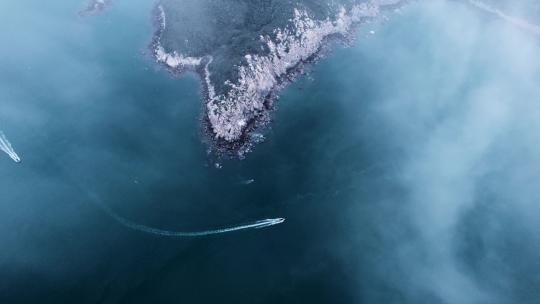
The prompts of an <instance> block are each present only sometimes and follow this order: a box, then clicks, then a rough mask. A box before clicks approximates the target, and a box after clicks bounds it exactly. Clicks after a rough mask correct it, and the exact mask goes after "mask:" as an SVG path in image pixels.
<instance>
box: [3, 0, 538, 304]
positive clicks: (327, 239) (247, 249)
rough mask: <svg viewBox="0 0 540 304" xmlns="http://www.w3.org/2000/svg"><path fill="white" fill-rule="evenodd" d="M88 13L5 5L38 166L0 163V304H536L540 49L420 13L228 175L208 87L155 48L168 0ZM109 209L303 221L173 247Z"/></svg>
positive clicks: (15, 75) (14, 76)
mask: <svg viewBox="0 0 540 304" xmlns="http://www.w3.org/2000/svg"><path fill="white" fill-rule="evenodd" d="M82 5H83V4H79V3H73V2H68V1H56V2H55V3H42V2H39V1H31V2H24V3H22V2H21V3H10V4H7V3H2V4H0V19H1V20H3V21H2V22H4V23H6V27H5V28H4V30H2V31H0V39H2V41H3V42H4V43H5V45H9V46H10V47H9V48H1V49H0V58H2V59H0V70H1V71H2V73H1V74H0V102H1V111H0V130H3V131H4V132H5V133H6V135H7V137H8V138H9V139H10V141H11V142H12V144H13V146H14V148H15V149H16V151H17V152H18V153H19V155H20V156H21V158H22V159H23V162H22V163H21V164H15V163H14V162H12V161H11V160H10V159H9V158H8V157H7V156H5V155H0V156H2V158H0V171H1V172H2V175H1V177H0V187H1V189H2V197H1V200H0V240H1V242H2V244H3V246H2V248H3V249H2V251H1V252H0V269H2V270H0V299H2V302H5V303H17V302H21V303H23V302H35V301H36V300H38V299H39V300H40V302H50V303H58V302H68V303H69V302H76V303H118V302H120V303H148V302H162V303H177V302H182V303H207V302H213V303H215V302H216V301H220V302H223V303H275V302H277V303H303V302H312V303H498V302H500V303H535V301H536V300H537V299H538V298H539V297H540V294H538V290H537V288H535V286H538V283H540V279H539V277H538V275H537V274H536V273H539V272H538V271H537V270H540V264H539V263H538V261H537V259H536V256H537V254H538V250H539V249H538V246H537V245H535V244H538V241H540V231H538V228H536V224H535V223H536V215H537V214H538V213H537V212H536V211H537V208H536V207H535V206H536V205H535V199H536V198H538V194H536V192H535V190H534V189H535V185H537V183H536V182H537V181H538V180H539V178H540V176H539V175H538V173H537V172H535V170H531V169H529V168H535V167H536V165H537V164H540V159H538V156H537V155H540V154H538V153H537V152H539V151H538V145H537V142H538V141H537V139H538V136H537V135H536V134H534V133H535V132H530V130H534V129H535V128H536V126H537V123H536V121H538V120H537V118H538V117H537V116H538V115H537V113H540V112H538V110H537V109H538V106H537V105H536V103H535V100H538V98H537V97H539V96H540V92H539V89H538V88H537V85H536V84H537V83H538V80H539V79H538V78H539V77H540V73H539V71H540V60H539V59H538V57H537V56H535V55H534V54H538V53H539V52H538V51H539V50H540V46H539V44H538V42H537V41H536V40H535V39H536V38H533V37H532V36H530V35H528V34H526V33H523V32H519V31H518V30H517V29H514V28H511V27H508V26H507V25H505V24H504V23H503V22H501V21H497V20H495V19H492V18H491V17H490V16H488V15H483V14H481V13H476V12H474V11H471V10H469V9H468V8H467V7H465V6H462V5H460V4H457V3H442V2H436V3H427V4H426V3H423V4H422V3H419V4H413V5H412V6H410V7H409V8H406V9H404V10H403V11H402V12H401V13H396V14H392V15H391V16H390V18H389V20H388V21H385V22H381V23H373V24H367V25H364V26H363V27H362V28H361V29H360V31H359V33H358V37H357V40H356V42H355V43H354V45H353V46H352V47H350V48H344V47H342V46H336V47H335V49H334V51H332V52H330V53H329V54H328V56H327V57H326V58H325V59H322V60H321V62H319V63H318V64H317V65H316V66H314V67H313V68H312V71H311V73H310V75H309V76H302V77H300V78H299V79H298V81H297V82H295V83H294V84H291V85H290V86H288V87H287V88H286V89H285V90H284V91H283V93H282V94H281V98H280V100H279V102H278V104H277V111H276V113H275V117H274V122H273V124H272V126H271V128H269V129H268V130H266V131H265V135H266V138H267V141H266V142H265V143H264V144H261V145H259V146H257V147H256V148H255V150H254V152H253V153H251V154H250V155H248V157H247V159H246V160H243V161H238V160H222V161H219V162H220V164H221V165H222V168H221V169H217V168H216V167H215V163H216V160H215V159H213V158H212V157H211V156H208V155H207V152H206V150H207V146H206V145H205V144H204V143H202V142H201V139H200V136H199V127H200V125H199V117H200V107H201V106H200V98H201V96H200V91H199V83H198V80H197V79H196V77H195V76H194V75H186V76H183V77H180V78H173V77H171V76H170V75H169V74H168V73H167V72H166V71H163V70H161V69H159V68H157V67H156V66H155V65H154V64H153V62H152V61H151V59H150V58H149V56H146V55H145V54H144V52H146V51H147V49H146V47H147V44H148V42H149V41H150V39H151V35H152V29H151V27H150V26H149V24H150V14H149V12H150V10H151V8H152V3H151V2H150V1H146V2H145V1H135V2H132V1H129V2H128V1H119V2H116V3H115V5H114V6H113V7H112V8H111V9H110V10H109V11H107V12H106V13H104V14H103V15H100V16H95V17H92V18H82V19H81V18H79V17H78V16H77V15H76V12H77V10H78V9H80V8H81V7H82ZM448 12H453V14H454V15H453V16H454V17H453V18H452V19H451V20H448V18H443V17H444V16H447V14H448ZM371 30H373V31H374V32H375V34H370V33H369V32H370V31H371ZM509 37H510V38H511V39H510V40H509ZM502 38H505V40H503V41H507V42H508V43H504V44H501V39H502ZM512 45H519V46H520V47H519V50H517V51H516V50H514V48H513V47H512ZM502 58H504V59H505V60H502ZM251 179H252V180H254V182H253V183H251V184H248V185H246V183H245V182H246V181H247V180H251ZM516 189H517V190H516ZM94 197H98V199H99V200H100V203H102V204H106V205H107V206H109V207H110V208H112V209H113V210H115V211H116V212H117V213H119V214H121V215H122V216H124V217H126V218H129V219H131V220H133V221H135V222H137V223H141V224H145V225H149V226H152V227H156V228H161V229H171V230H187V231H189V230H204V229H208V228H213V227H223V226H227V225H234V224H239V223H240V224H241V223H247V222H251V221H254V220H259V219H263V218H273V217H284V218H286V219H287V220H286V222H285V223H283V224H281V225H277V226H273V227H269V228H267V229H257V230H253V231H244V232H239V233H232V234H227V235H220V236H212V237H206V238H196V239H174V238H173V239H171V238H160V237H156V236H153V235H147V234H143V233H140V232H136V231H131V230H129V229H127V228H126V227H123V226H121V225H119V224H118V223H117V222H116V221H114V219H111V218H110V217H108V216H107V214H105V213H104V212H103V211H102V210H101V209H100V208H98V207H97V206H96V204H95V203H96V202H95V201H93V198H94Z"/></svg>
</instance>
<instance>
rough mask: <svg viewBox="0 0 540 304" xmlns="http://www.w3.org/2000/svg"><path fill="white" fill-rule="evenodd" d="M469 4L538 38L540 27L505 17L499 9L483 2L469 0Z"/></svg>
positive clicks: (508, 16) (518, 19)
mask: <svg viewBox="0 0 540 304" xmlns="http://www.w3.org/2000/svg"><path fill="white" fill-rule="evenodd" d="M469 3H470V4H471V5H473V6H474V7H476V8H479V9H481V10H483V11H484V12H487V13H490V14H493V15H495V16H497V17H499V18H501V19H503V20H505V21H507V22H509V23H511V24H512V25H514V26H516V27H518V28H520V29H522V30H525V31H527V32H530V33H532V34H535V35H538V36H540V26H538V25H535V24H532V23H530V22H527V21H526V20H523V19H520V18H516V17H513V16H510V15H507V14H506V13H504V12H503V11H501V10H500V9H497V8H495V7H492V6H490V5H488V4H486V3H483V2H481V1H478V0H469Z"/></svg>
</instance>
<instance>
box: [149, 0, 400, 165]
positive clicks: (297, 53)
mask: <svg viewBox="0 0 540 304" xmlns="http://www.w3.org/2000/svg"><path fill="white" fill-rule="evenodd" d="M402 3H404V1H400V0H390V1H389V0H379V1H371V2H369V3H362V4H358V5H354V6H353V7H352V8H351V9H350V10H346V9H345V8H341V9H340V10H339V12H338V14H336V16H334V17H333V18H332V19H330V18H327V19H325V20H315V19H312V18H311V17H310V15H309V13H308V12H306V11H302V10H300V9H295V10H294V18H292V19H290V20H289V21H290V24H288V25H287V26H286V27H283V28H276V29H275V30H274V31H273V35H272V36H270V35H266V36H261V37H260V41H261V43H262V45H263V46H264V47H266V48H267V49H268V53H267V54H265V55H260V54H245V56H244V57H245V61H244V62H245V63H244V64H243V65H240V66H238V67H237V69H238V77H237V79H234V80H232V81H231V80H227V81H226V82H225V84H224V85H225V86H226V87H227V88H228V90H227V92H226V93H225V94H217V93H216V90H215V84H214V83H212V81H211V72H210V69H209V66H210V65H211V64H212V62H213V57H212V56H211V55H206V56H203V57H190V56H187V55H183V54H180V53H179V52H177V51H169V52H168V51H167V50H166V49H165V48H164V47H163V45H162V43H161V39H162V35H163V32H164V30H165V29H166V27H167V17H166V12H165V10H164V8H163V7H162V6H161V4H160V3H158V4H157V5H156V7H155V9H154V13H153V24H154V26H155V28H156V30H155V33H154V37H153V39H152V43H151V45H150V48H151V52H152V54H153V56H154V59H155V60H156V62H158V63H159V64H161V65H162V66H164V67H165V68H166V69H168V70H169V71H170V72H171V73H173V74H175V75H178V74H181V73H183V72H185V71H192V72H195V73H197V74H198V75H199V78H200V79H201V83H202V87H203V98H204V102H203V109H202V118H201V120H202V125H203V132H204V134H203V135H204V138H205V139H206V140H207V141H208V143H209V144H210V147H211V149H212V150H213V151H214V152H215V153H216V154H218V155H220V156H223V155H226V156H232V157H239V158H243V157H244V155H245V154H246V153H247V152H249V151H251V149H252V147H253V145H255V144H257V143H260V142H261V141H263V140H264V137H263V136H262V135H261V134H259V133H257V130H259V129H261V128H264V127H266V126H268V124H269V122H270V120H271V112H272V111H273V109H274V107H273V104H274V101H275V100H276V99H277V97H278V93H279V91H280V90H281V89H282V88H283V87H284V86H285V85H287V84H288V83H290V82H291V81H293V80H294V78H295V77H296V76H297V75H299V74H302V73H303V71H304V67H305V66H306V65H310V64H313V63H314V62H315V61H316V60H317V59H318V58H320V57H321V55H322V54H323V53H324V52H322V50H324V49H325V47H326V45H328V42H329V41H330V40H336V39H337V40H340V41H345V40H347V39H348V38H350V37H351V36H352V35H351V33H352V32H353V30H354V28H355V26H356V25H357V24H360V23H363V22H365V21H367V20H371V19H373V18H376V17H379V16H380V15H381V12H382V10H383V9H384V10H390V9H394V8H397V7H398V6H399V5H401V4H402Z"/></svg>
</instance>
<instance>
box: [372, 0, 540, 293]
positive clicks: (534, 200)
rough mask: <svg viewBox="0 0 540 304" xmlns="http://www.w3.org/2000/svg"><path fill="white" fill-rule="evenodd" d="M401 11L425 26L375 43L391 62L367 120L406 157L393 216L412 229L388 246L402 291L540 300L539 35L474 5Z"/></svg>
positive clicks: (417, 6) (402, 158)
mask: <svg viewBox="0 0 540 304" xmlns="http://www.w3.org/2000/svg"><path fill="white" fill-rule="evenodd" d="M512 3H513V2H512ZM405 10H412V11H413V12H414V13H412V15H414V16H417V18H418V21H413V22H412V23H414V24H415V25H414V28H413V29H412V30H413V31H412V32H411V29H408V30H409V31H408V32H405V31H399V30H397V29H395V28H394V29H393V31H394V37H396V41H390V42H388V41H385V42H379V45H378V47H380V48H381V49H380V53H381V54H384V55H381V56H380V59H381V60H387V61H391V62H393V63H395V65H396V66H395V67H392V68H390V71H384V72H386V73H389V74H390V75H389V77H388V78H389V79H387V85H388V86H387V88H386V90H387V91H388V93H385V96H384V97H383V98H382V100H381V103H380V104H378V105H375V106H374V110H373V112H372V113H371V115H375V116H376V117H377V118H378V119H380V122H381V124H382V125H383V126H384V127H388V128H390V129H391V130H393V131H392V132H393V136H392V137H391V138H390V139H389V140H390V142H392V143H393V144H394V145H396V146H397V147H399V148H398V149H400V150H401V153H400V154H399V157H400V160H399V165H398V167H399V170H398V174H397V177H396V178H397V183H398V184H399V185H400V186H401V187H402V189H403V190H404V195H403V196H402V197H398V198H395V199H396V200H399V201H400V202H399V205H400V209H398V210H396V212H401V211H402V210H404V212H405V214H406V216H407V219H408V221H409V223H410V225H411V226H410V227H411V229H412V231H413V232H412V237H411V238H410V239H404V240H395V239H393V240H395V242H396V243H395V244H393V246H392V247H393V248H394V249H395V254H394V255H392V259H396V260H397V261H399V262H398V263H397V265H398V267H399V270H398V269H394V270H397V271H398V272H399V273H400V276H401V277H400V278H399V279H398V280H397V281H396V285H397V286H398V288H401V290H402V292H403V293H405V294H406V295H407V297H408V298H409V299H411V300H412V301H411V303H535V302H537V301H538V297H539V294H538V288H536V287H537V286H540V278H539V277H538V275H537V273H538V270H539V269H540V268H539V266H540V264H539V263H538V262H537V261H536V258H535V256H538V254H540V229H539V228H538V216H540V206H539V202H538V197H539V194H538V190H537V189H538V187H537V186H538V184H537V183H538V181H539V179H540V172H539V171H538V168H540V162H539V161H540V157H539V156H538V155H540V154H539V153H540V146H539V144H538V143H539V140H540V135H539V134H538V132H537V130H538V128H539V127H540V116H539V115H540V104H539V100H540V88H539V86H538V83H539V80H540V78H539V77H540V73H539V72H540V57H539V56H538V54H539V51H540V41H539V40H538V36H536V35H535V34H536V33H535V32H534V31H527V30H526V28H523V27H519V26H515V24H513V23H512V22H508V20H505V19H504V18H499V17H500V16H494V15H493V14H491V13H489V12H487V13H486V12H485V11H482V10H480V11H477V10H476V9H475V7H474V6H473V7H471V6H469V5H467V3H463V4H462V3H455V2H454V3H452V2H445V1H431V2H428V3H426V2H424V3H421V2H419V3H415V4H412V7H408V8H405ZM409 13H411V12H410V11H409V12H408V14H409ZM539 17H540V16H539ZM398 18H399V17H398ZM539 20H540V19H539ZM428 27H429V28H428ZM414 30H419V31H417V32H414ZM399 35H403V36H405V35H410V36H411V37H414V38H413V40H414V41H415V43H411V42H408V41H406V40H407V39H408V38H400V37H398V36H399ZM386 37H388V35H386ZM420 37H421V38H420ZM362 55H365V54H362ZM367 56H369V55H367ZM385 69H386V68H385ZM393 73H399V76H396V75H394V74H393ZM380 85H381V86H382V85H383V84H380ZM383 225H384V224H383ZM380 229H382V230H383V231H385V229H384V226H383V227H381V228H380ZM386 233H387V237H388V238H389V239H390V238H391V233H395V231H393V230H389V231H387V232H386Z"/></svg>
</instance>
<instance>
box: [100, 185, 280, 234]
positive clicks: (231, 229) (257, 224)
mask: <svg viewBox="0 0 540 304" xmlns="http://www.w3.org/2000/svg"><path fill="white" fill-rule="evenodd" d="M90 196H91V197H92V198H93V199H94V202H95V203H96V205H97V206H98V207H99V208H101V209H102V210H103V211H104V212H105V213H106V214H107V215H108V216H110V217H111V218H112V219H114V220H115V221H116V222H118V223H119V224H120V225H122V226H124V227H126V228H129V229H132V230H136V231H140V232H144V233H149V234H155V235H159V236H167V237H199V236H208V235H214V234H222V233H229V232H234V231H240V230H247V229H258V228H266V227H270V226H274V225H278V224H281V223H283V222H284V221H285V219H284V218H273V219H264V220H259V221H256V222H252V223H248V224H243V225H238V226H233V227H227V228H220V229H213V230H203V231H172V230H164V229H158V228H154V227H149V226H146V225H141V224H137V223H135V222H132V221H130V220H128V219H126V218H124V217H122V216H120V215H119V214H117V213H116V212H114V211H113V210H112V209H111V208H110V207H109V206H107V205H105V204H102V203H100V202H99V200H98V198H97V196H96V195H94V194H90Z"/></svg>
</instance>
